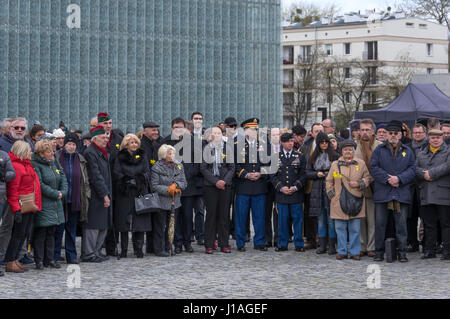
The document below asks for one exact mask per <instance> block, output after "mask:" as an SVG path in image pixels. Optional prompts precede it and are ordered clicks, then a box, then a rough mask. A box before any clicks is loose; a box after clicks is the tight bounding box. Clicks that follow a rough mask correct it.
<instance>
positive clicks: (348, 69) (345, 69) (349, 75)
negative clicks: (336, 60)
mask: <svg viewBox="0 0 450 319" xmlns="http://www.w3.org/2000/svg"><path fill="white" fill-rule="evenodd" d="M344 77H345V78H346V79H350V77H351V74H350V68H344Z"/></svg>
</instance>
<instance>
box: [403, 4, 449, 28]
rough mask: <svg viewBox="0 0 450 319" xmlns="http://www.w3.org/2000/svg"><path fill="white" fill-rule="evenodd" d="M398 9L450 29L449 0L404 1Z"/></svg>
mask: <svg viewBox="0 0 450 319" xmlns="http://www.w3.org/2000/svg"><path fill="white" fill-rule="evenodd" d="M398 8H399V9H401V10H403V11H405V12H406V13H408V14H410V15H418V16H421V17H423V18H425V19H431V20H434V21H436V22H438V23H439V24H443V25H446V26H447V27H448V28H449V29H450V1H449V0H403V1H402V2H401V3H400V4H399V5H398Z"/></svg>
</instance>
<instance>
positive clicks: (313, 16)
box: [282, 1, 341, 25]
mask: <svg viewBox="0 0 450 319" xmlns="http://www.w3.org/2000/svg"><path fill="white" fill-rule="evenodd" d="M340 11H341V9H340V7H338V6H337V5H336V4H335V3H332V4H329V5H326V6H323V7H321V6H318V5H317V4H315V3H313V2H308V1H297V2H295V3H293V4H291V6H290V7H289V8H287V9H285V10H284V11H283V13H282V15H283V19H284V20H287V21H290V22H291V23H297V22H301V23H302V24H303V25H308V24H310V23H311V22H313V21H320V19H321V18H322V17H333V16H335V15H336V14H338V13H339V12H340Z"/></svg>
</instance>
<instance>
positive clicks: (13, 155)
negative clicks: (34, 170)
mask: <svg viewBox="0 0 450 319" xmlns="http://www.w3.org/2000/svg"><path fill="white" fill-rule="evenodd" d="M8 155H9V157H10V158H11V162H16V163H22V164H30V165H31V161H30V160H29V159H21V158H19V157H18V156H17V155H16V154H13V153H11V152H9V153H8Z"/></svg>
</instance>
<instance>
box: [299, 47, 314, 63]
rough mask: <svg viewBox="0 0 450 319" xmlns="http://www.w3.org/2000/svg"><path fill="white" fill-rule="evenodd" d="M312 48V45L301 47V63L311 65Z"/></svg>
mask: <svg viewBox="0 0 450 319" xmlns="http://www.w3.org/2000/svg"><path fill="white" fill-rule="evenodd" d="M311 48H312V47H311V46H310V45H302V46H300V56H299V59H300V62H301V63H311V60H312V59H311V56H312V55H311Z"/></svg>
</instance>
